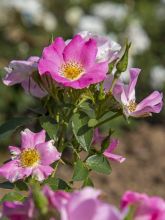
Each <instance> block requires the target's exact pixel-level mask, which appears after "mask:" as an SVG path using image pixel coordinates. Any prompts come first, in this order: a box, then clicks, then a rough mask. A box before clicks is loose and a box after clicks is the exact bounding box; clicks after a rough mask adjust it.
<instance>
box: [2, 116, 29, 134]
mask: <svg viewBox="0 0 165 220" xmlns="http://www.w3.org/2000/svg"><path fill="white" fill-rule="evenodd" d="M29 120H32V119H31V118H28V117H16V118H12V119H10V120H9V121H7V122H5V123H3V124H2V125H0V138H3V137H4V135H6V134H9V133H12V132H13V131H15V130H16V128H17V127H19V126H22V125H24V124H26V123H27V122H28V121H29Z"/></svg>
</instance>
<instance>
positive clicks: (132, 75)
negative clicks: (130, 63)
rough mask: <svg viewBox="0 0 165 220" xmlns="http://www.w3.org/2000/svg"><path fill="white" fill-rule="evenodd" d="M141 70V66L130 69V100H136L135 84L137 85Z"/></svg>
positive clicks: (128, 94) (128, 93)
mask: <svg viewBox="0 0 165 220" xmlns="http://www.w3.org/2000/svg"><path fill="white" fill-rule="evenodd" d="M140 71H141V69H139V68H131V69H130V82H129V85H128V92H127V96H128V100H135V86H136V83H137V80H138V76H139V74H140Z"/></svg>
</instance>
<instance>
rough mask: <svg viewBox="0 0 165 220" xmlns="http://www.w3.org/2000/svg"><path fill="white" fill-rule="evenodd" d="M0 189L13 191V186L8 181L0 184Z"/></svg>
mask: <svg viewBox="0 0 165 220" xmlns="http://www.w3.org/2000/svg"><path fill="white" fill-rule="evenodd" d="M0 188H2V189H13V188H14V184H13V183H11V182H9V181H6V182H3V183H0Z"/></svg>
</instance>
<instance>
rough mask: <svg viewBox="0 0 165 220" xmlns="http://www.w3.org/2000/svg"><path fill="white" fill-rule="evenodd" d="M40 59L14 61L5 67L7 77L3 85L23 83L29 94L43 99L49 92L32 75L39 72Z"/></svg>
mask: <svg viewBox="0 0 165 220" xmlns="http://www.w3.org/2000/svg"><path fill="white" fill-rule="evenodd" d="M38 61H39V57H35V56H32V57H29V58H28V59H27V60H13V61H11V62H10V63H9V66H8V67H5V71H6V75H5V77H4V78H3V83H4V84H5V85H7V86H12V85H15V84H18V83H21V85H22V87H23V88H24V90H25V92H26V93H27V94H31V95H33V96H36V97H39V98H42V97H44V96H45V95H46V94H47V92H46V91H45V90H44V89H41V87H39V85H38V84H37V83H36V82H35V81H34V80H33V78H32V74H33V73H34V72H35V71H37V67H38Z"/></svg>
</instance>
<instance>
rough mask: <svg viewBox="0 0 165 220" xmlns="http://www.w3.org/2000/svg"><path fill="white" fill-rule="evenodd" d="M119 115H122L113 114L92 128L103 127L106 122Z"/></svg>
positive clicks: (119, 113) (118, 113)
mask: <svg viewBox="0 0 165 220" xmlns="http://www.w3.org/2000/svg"><path fill="white" fill-rule="evenodd" d="M121 115H122V114H121V112H117V113H115V114H114V115H112V116H111V117H109V118H106V119H105V120H103V121H101V122H99V123H98V124H96V125H95V126H94V128H97V127H99V126H100V125H103V124H104V123H106V122H108V121H110V120H112V119H114V118H117V117H119V116H121Z"/></svg>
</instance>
